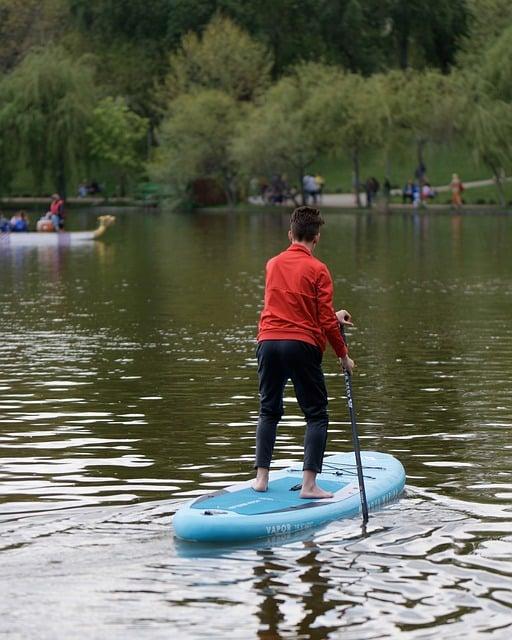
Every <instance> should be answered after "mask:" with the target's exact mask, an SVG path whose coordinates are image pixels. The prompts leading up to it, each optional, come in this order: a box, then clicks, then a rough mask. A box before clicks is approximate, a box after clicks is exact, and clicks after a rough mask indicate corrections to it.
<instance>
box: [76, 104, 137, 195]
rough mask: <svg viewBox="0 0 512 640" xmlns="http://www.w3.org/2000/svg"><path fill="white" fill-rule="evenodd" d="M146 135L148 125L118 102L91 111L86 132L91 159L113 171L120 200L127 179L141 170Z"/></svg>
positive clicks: (125, 105)
mask: <svg viewBox="0 0 512 640" xmlns="http://www.w3.org/2000/svg"><path fill="white" fill-rule="evenodd" d="M147 132H148V121H147V120H146V119H145V118H141V117H140V116H138V115H137V114H136V113H134V112H133V111H131V110H130V109H129V108H128V106H127V104H126V102H125V100H123V99H122V98H112V97H108V98H104V99H103V100H101V101H100V102H99V104H98V105H97V106H96V107H95V108H94V110H93V114H92V119H91V124H90V125H89V127H88V128H87V135H88V138H89V145H90V149H91V156H92V158H93V159H96V160H99V161H102V162H105V163H107V164H109V165H111V166H112V167H113V168H114V170H115V172H116V173H117V176H118V180H119V187H120V195H121V196H124V195H125V192H126V180H127V177H128V175H130V174H136V173H140V172H141V170H142V168H143V165H144V157H145V153H144V142H145V139H146V134H147Z"/></svg>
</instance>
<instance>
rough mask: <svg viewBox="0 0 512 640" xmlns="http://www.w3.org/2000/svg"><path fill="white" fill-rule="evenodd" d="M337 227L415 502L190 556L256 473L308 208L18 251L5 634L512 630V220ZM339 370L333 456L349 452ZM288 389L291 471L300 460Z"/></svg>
mask: <svg viewBox="0 0 512 640" xmlns="http://www.w3.org/2000/svg"><path fill="white" fill-rule="evenodd" d="M91 221H92V218H91ZM327 222H328V224H327V226H326V228H325V232H324V233H323V234H322V242H321V245H320V246H319V251H318V253H319V257H321V258H322V259H324V260H326V261H327V262H328V264H329V266H330V267H331V270H332V272H333V276H334V279H335V284H336V290H337V301H338V303H339V305H340V306H341V305H344V306H346V307H347V308H349V309H350V310H351V311H352V312H353V315H354V317H355V319H356V323H357V329H356V330H353V331H352V332H351V335H350V344H351V345H352V351H353V354H354V356H355V358H356V360H357V362H358V374H357V377H356V378H355V380H354V393H355V396H356V401H357V406H358V414H359V423H360V431H361V433H360V435H361V441H362V445H363V447H364V448H368V449H377V450H382V451H387V452H390V453H393V454H394V455H396V456H397V457H398V458H400V460H401V461H402V462H403V463H404V465H405V467H406V469H407V472H408V489H407V494H406V496H405V497H404V498H403V499H402V500H400V501H399V502H397V503H395V504H393V505H390V506H389V507H387V508H386V509H384V510H382V511H379V512H378V513H375V514H373V515H372V516H371V519H370V527H369V532H368V535H367V536H364V537H363V536H362V534H361V529H360V525H359V522H358V521H357V520H350V521H346V522H337V523H333V524H332V525H330V526H329V527H327V528H324V529H322V530H320V531H317V532H314V533H312V534H310V535H308V536H305V537H303V538H293V539H281V538H280V539H272V540H270V541H266V542H264V543H261V544H259V543H258V544H254V545H249V546H243V547H231V548H211V547H210V548H208V547H201V548H200V547H196V546H194V545H186V544H184V543H179V542H178V541H175V540H174V538H173V537H172V526H171V524H170V520H171V515H172V513H173V512H174V510H175V508H176V506H177V505H178V504H179V501H180V500H182V499H183V498H185V497H189V496H195V495H198V494H201V493H203V492H205V491H207V490H210V489H211V488H218V487H223V486H226V485H227V484H230V483H231V482H233V481H236V480H243V479H246V478H248V477H250V475H251V474H252V469H251V467H252V455H253V438H254V428H255V423H256V418H257V397H256V373H255V358H254V331H255V324H256V321H257V315H258V311H259V308H260V304H261V298H262V292H263V265H264V262H265V260H266V259H267V257H269V256H270V255H272V254H273V253H275V252H277V251H278V250H280V249H281V248H282V247H283V246H284V240H285V237H286V224H287V218H286V215H284V214H282V213H280V212H278V213H274V212H272V213H271V214H268V215H267V214H263V213H259V214H251V215H230V216H228V215H212V214H197V215H183V216H168V215H163V214H162V215H160V216H158V215H157V216H153V215H147V214H142V213H132V214H126V215H120V216H119V217H118V224H117V225H116V227H115V228H114V229H113V230H112V235H111V238H110V239H108V240H107V241H106V242H105V243H95V244H93V245H91V246H89V247H80V248H77V249H75V248H73V249H52V248H45V249H44V250H42V249H41V248H34V249H30V248H18V249H16V250H15V251H12V250H9V251H4V250H2V248H0V362H1V363H2V366H1V368H0V462H1V465H0V505H1V506H0V549H1V553H2V556H1V557H2V572H3V576H4V577H5V578H6V579H5V580H4V583H3V585H2V587H1V593H2V596H3V597H2V598H1V599H0V603H1V604H0V620H1V622H0V629H1V630H2V631H3V632H4V633H6V634H7V635H9V636H12V637H24V638H25V637H34V638H36V637H37V638H40V637H48V638H69V637H74V636H77V634H78V635H79V636H81V637H91V638H96V637H97V638H100V637H101V638H102V637H109V638H117V637H119V638H121V637H122V638H126V637H134V638H135V637H136V638H160V637H162V638H163V637H166V638H167V637H169V630H170V629H172V630H174V631H175V632H176V637H180V638H199V637H206V636H208V637H212V636H213V637H219V638H220V637H221V638H242V637H243V638H245V637H247V638H249V637H254V638H257V637H259V638H266V639H271V638H272V639H274V638H326V637H332V638H338V637H343V638H354V639H358V640H359V639H362V638H385V637H388V638H396V637H405V638H408V637H411V638H413V637H414V638H430V637H436V638H437V637H450V638H462V637H463V636H464V637H465V638H467V637H478V636H479V635H480V634H482V636H484V635H485V637H492V638H505V637H509V634H510V630H511V629H512V626H511V620H512V619H511V611H510V610H511V607H512V588H511V586H512V585H511V574H512V566H511V562H512V537H511V536H512V531H511V521H512V518H511V503H512V480H511V467H510V449H511V448H512V444H511V443H510V439H509V438H508V437H507V436H508V435H509V433H510V427H511V425H512V405H511V402H510V391H509V388H510V364H509V363H510V361H511V356H512V328H511V326H510V317H511V311H512V284H511V283H512V278H511V276H512V263H511V262H510V258H509V246H508V245H509V239H510V233H511V230H512V220H510V219H509V218H506V217H490V218H478V217H473V218H471V217H467V218H465V217H463V216H453V217H440V216H439V217H437V216H429V215H424V214H422V215H415V216H411V215H409V214H407V215H404V216H402V215H397V216H373V215H361V214H355V215H352V214H328V215H327ZM91 224H92V222H91ZM77 225H78V226H82V227H85V226H87V225H89V226H90V224H89V223H88V222H87V220H85V219H84V220H79V221H77ZM325 369H326V376H327V382H328V388H329V394H330V408H331V427H330V437H329V445H328V452H329V453H332V452H335V451H347V450H349V449H350V446H351V445H350V431H349V421H348V415H347V414H346V408H345V401H344V397H343V382H342V380H341V379H340V376H339V374H338V373H337V370H336V366H335V362H334V358H332V356H330V355H328V356H326V358H325ZM286 396H287V397H286V402H285V407H286V415H285V418H284V419H283V423H282V426H281V428H280V431H279V435H278V440H277V444H276V467H279V466H288V465H289V464H291V463H292V462H296V461H297V460H300V458H301V450H302V438H303V422H302V416H301V415H300V411H299V410H298V407H297V405H296V403H295V400H294V398H293V393H292V390H291V389H290V390H289V391H288V390H287V393H286ZM507 629H508V631H507ZM242 630H243V631H242ZM471 634H473V635H471Z"/></svg>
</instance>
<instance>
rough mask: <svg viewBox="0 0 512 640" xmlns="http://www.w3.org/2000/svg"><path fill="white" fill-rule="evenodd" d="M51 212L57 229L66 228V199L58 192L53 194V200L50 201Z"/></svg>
mask: <svg viewBox="0 0 512 640" xmlns="http://www.w3.org/2000/svg"><path fill="white" fill-rule="evenodd" d="M50 213H51V216H52V223H53V227H54V229H55V231H59V229H63V228H64V218H65V217H66V216H65V213H64V200H63V199H62V198H61V197H60V196H59V194H58V193H54V194H53V195H52V201H51V203H50Z"/></svg>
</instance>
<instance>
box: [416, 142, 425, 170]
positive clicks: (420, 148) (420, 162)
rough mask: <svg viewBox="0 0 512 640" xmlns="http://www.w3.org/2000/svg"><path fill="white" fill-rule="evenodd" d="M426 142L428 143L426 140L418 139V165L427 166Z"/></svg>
mask: <svg viewBox="0 0 512 640" xmlns="http://www.w3.org/2000/svg"><path fill="white" fill-rule="evenodd" d="M425 144H426V141H425V140H418V141H417V144H416V153H417V156H418V167H424V166H425V155H424V152H425Z"/></svg>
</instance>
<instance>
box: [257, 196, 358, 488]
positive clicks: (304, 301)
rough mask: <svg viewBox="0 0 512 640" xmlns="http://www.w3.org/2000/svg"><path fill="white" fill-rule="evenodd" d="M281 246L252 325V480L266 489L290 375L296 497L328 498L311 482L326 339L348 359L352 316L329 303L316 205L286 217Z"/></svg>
mask: <svg viewBox="0 0 512 640" xmlns="http://www.w3.org/2000/svg"><path fill="white" fill-rule="evenodd" d="M290 222H291V224H290V230H289V231H288V239H289V240H290V242H291V245H290V246H289V247H288V249H287V250H286V251H283V252H282V253H280V254H279V255H277V256H275V257H274V258H271V259H270V260H269V261H268V263H267V267H266V279H265V302H264V307H263V310H262V312H261V317H260V322H259V327H258V348H257V357H258V376H259V393H260V412H259V419H258V428H257V431H256V461H255V468H256V480H255V482H254V484H253V488H254V489H255V490H256V491H266V490H267V486H268V474H269V468H270V462H271V459H272V453H273V450H274V443H275V439H276V431H277V424H278V422H279V420H280V419H281V416H282V415H283V392H284V388H285V385H286V383H287V381H288V380H289V379H291V380H292V382H293V386H294V388H295V395H296V397H297V401H298V403H299V405H300V407H301V409H302V411H303V412H304V415H305V417H306V423H307V427H306V435H305V440H304V465H303V471H304V475H303V482H302V489H301V493H300V496H301V498H330V497H331V496H332V494H331V493H328V492H327V491H324V490H323V489H322V488H321V487H319V486H318V485H317V484H316V476H317V474H318V473H320V472H321V471H322V461H323V456H324V451H325V446H326V442H327V426H328V414H327V391H326V388H325V381H324V375H323V371H322V353H323V351H324V350H325V345H326V340H328V341H329V343H330V345H331V346H332V348H333V349H334V351H335V353H336V355H337V356H338V358H339V360H340V363H341V365H342V367H343V368H344V369H346V370H347V371H349V372H350V373H351V372H352V369H353V367H354V362H353V361H352V359H351V358H350V357H349V355H348V350H347V346H346V344H345V342H344V340H343V338H342V336H341V333H340V327H339V324H340V322H341V323H342V324H348V325H351V324H352V322H351V317H350V314H349V313H348V312H347V311H345V310H343V309H341V310H340V311H338V312H336V313H335V311H334V308H333V303H332V298H333V283H332V279H331V275H330V273H329V270H328V269H327V267H326V265H325V264H324V263H323V262H320V260H318V259H317V258H315V257H313V250H314V248H315V247H316V245H317V244H318V241H319V239H320V227H321V226H322V225H323V224H324V221H323V219H322V217H321V215H320V211H319V210H318V209H315V208H313V207H308V206H302V207H298V208H297V209H295V211H294V212H293V213H292V216H291V221H290Z"/></svg>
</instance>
